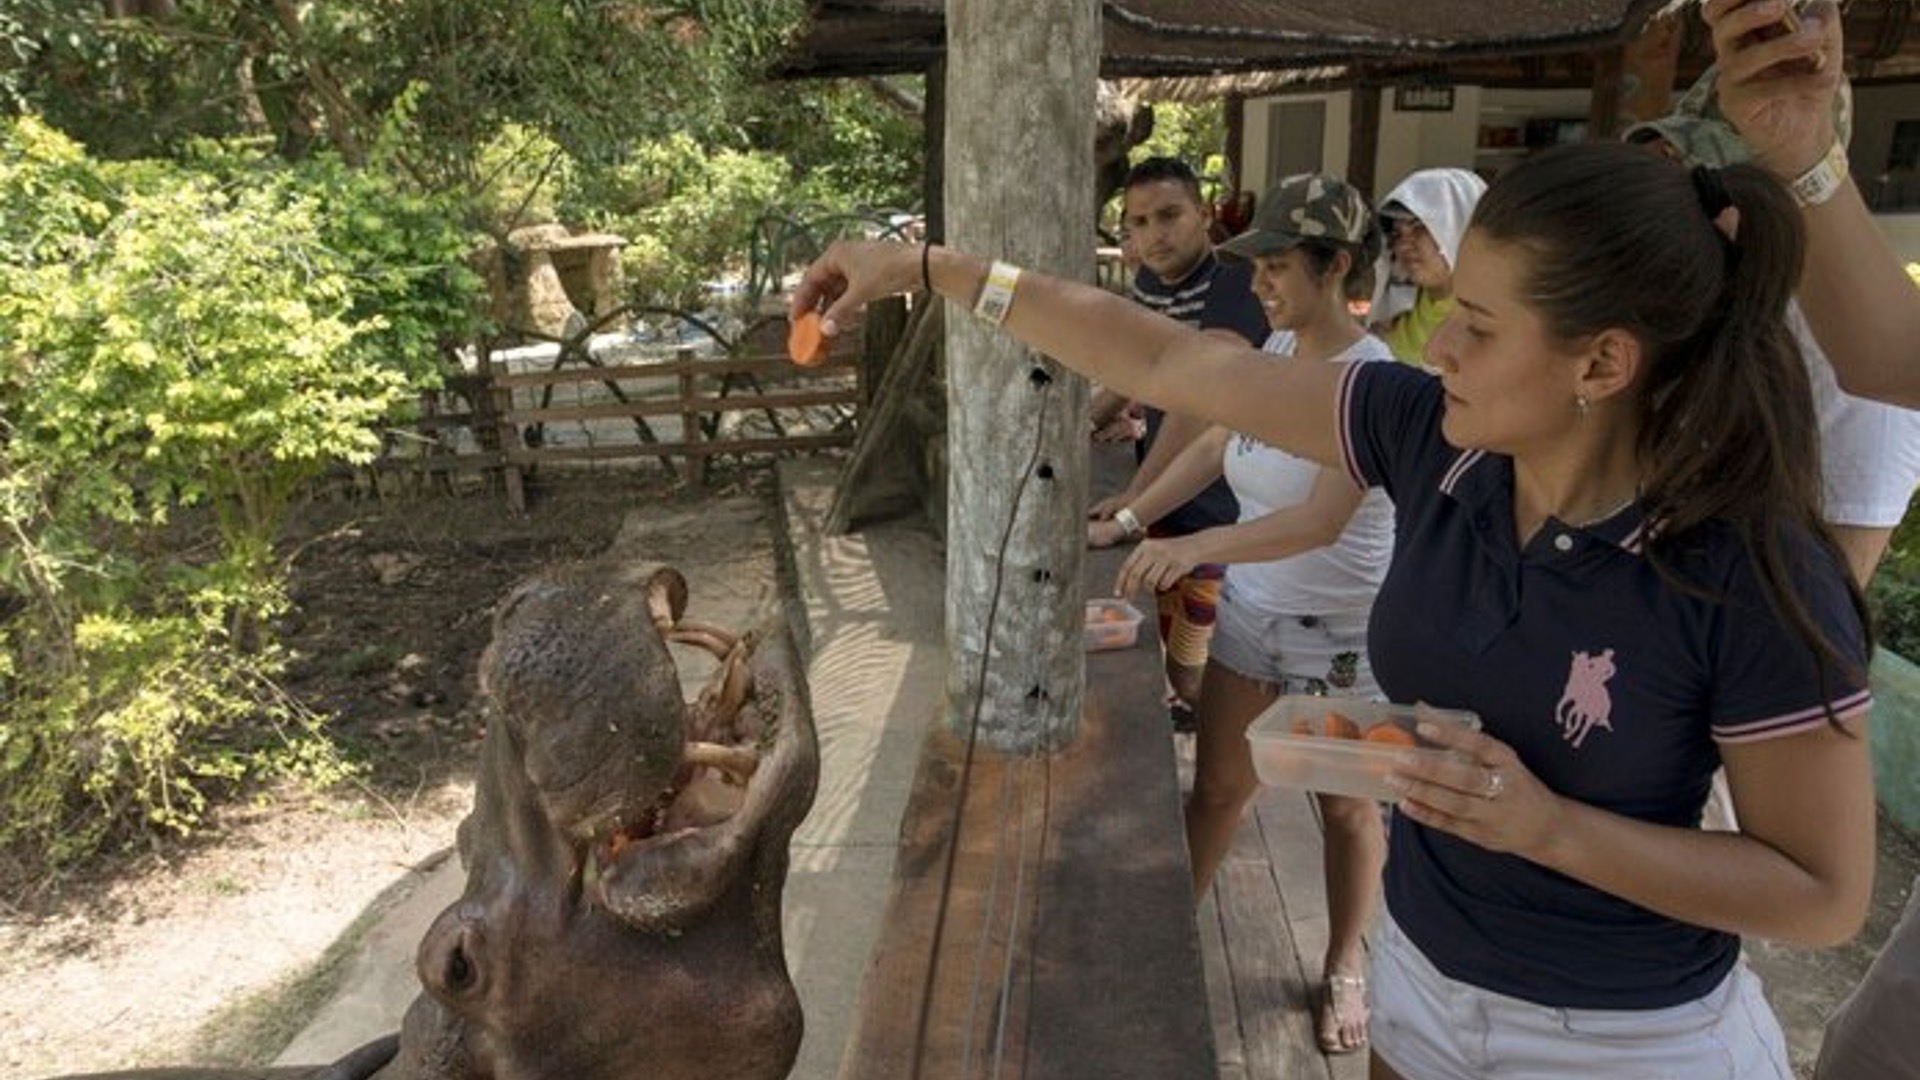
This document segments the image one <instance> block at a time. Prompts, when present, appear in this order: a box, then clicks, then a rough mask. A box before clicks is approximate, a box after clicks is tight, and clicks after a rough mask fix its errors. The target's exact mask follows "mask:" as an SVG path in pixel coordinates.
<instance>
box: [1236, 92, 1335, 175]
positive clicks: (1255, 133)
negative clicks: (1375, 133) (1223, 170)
mask: <svg viewBox="0 0 1920 1080" xmlns="http://www.w3.org/2000/svg"><path fill="white" fill-rule="evenodd" d="M1308 101H1321V102H1325V103H1326V106H1327V117H1326V127H1325V129H1324V132H1323V135H1322V138H1321V140H1320V160H1321V162H1322V168H1323V170H1324V171H1326V172H1328V173H1331V174H1332V175H1334V176H1338V177H1341V178H1345V177H1346V175H1347V149H1348V144H1349V142H1350V141H1351V140H1350V138H1349V129H1350V128H1351V127H1352V126H1353V95H1352V94H1350V93H1348V92H1347V91H1345V90H1340V91H1336V92H1333V93H1325V94H1283V95H1279V96H1275V97H1261V98H1250V99H1248V101H1247V119H1246V128H1245V132H1246V135H1245V139H1244V141H1243V142H1242V144H1241V155H1240V186H1241V188H1242V189H1244V190H1247V191H1251V192H1253V193H1254V194H1256V195H1261V194H1265V192H1266V190H1267V186H1268V184H1269V183H1270V182H1272V181H1274V180H1278V179H1280V177H1275V176H1268V175H1267V158H1268V156H1269V155H1268V153H1267V150H1268V147H1267V132H1268V129H1269V128H1270V127H1271V125H1272V113H1273V110H1274V108H1275V107H1276V106H1278V105H1280V104H1282V103H1287V104H1292V103H1296V102H1308Z"/></svg>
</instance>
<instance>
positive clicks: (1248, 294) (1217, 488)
mask: <svg viewBox="0 0 1920 1080" xmlns="http://www.w3.org/2000/svg"><path fill="white" fill-rule="evenodd" d="M1133 299H1134V300H1135V301H1136V302H1137V303H1140V304H1142V305H1145V306H1146V307H1148V308H1151V309H1153V310H1154V311H1157V312H1159V313H1160V314H1162V315H1165V316H1167V317H1168V318H1170V319H1174V320H1177V321H1179V322H1183V323H1185V324H1187V325H1188V326H1192V327H1195V328H1197V329H1200V330H1213V329H1226V330H1232V331H1233V332H1234V333H1236V334H1239V335H1240V336H1241V337H1243V338H1246V339H1247V343H1248V344H1249V345H1259V344H1260V343H1262V342H1264V341H1266V340H1267V333H1268V328H1267V315H1266V312H1265V311H1263V310H1261V307H1260V299H1259V298H1258V297H1256V296H1254V295H1253V265H1252V264H1251V263H1247V262H1226V261H1225V260H1223V259H1221V258H1220V256H1219V255H1217V254H1215V253H1214V252H1212V251H1208V252H1207V254H1206V257H1205V258H1203V259H1201V260H1200V263H1199V265H1197V266H1195V267H1194V268H1193V269H1192V270H1191V271H1189V272H1188V273H1187V275H1186V276H1185V277H1183V278H1181V279H1180V280H1179V281H1177V282H1174V283H1173V284H1171V285H1169V284H1167V283H1166V282H1164V281H1161V280H1160V277H1159V275H1157V274H1155V273H1154V272H1153V271H1151V270H1148V269H1147V268H1146V267H1144V266H1143V267H1141V268H1140V269H1139V270H1138V271H1137V272H1135V274H1134V275H1133ZM1146 414H1147V437H1146V438H1145V439H1142V440H1141V441H1140V442H1139V443H1137V444H1135V446H1134V454H1135V459H1136V460H1139V461H1144V460H1146V457H1147V451H1149V450H1151V449H1153V440H1155V439H1157V438H1159V437H1160V425H1161V423H1162V422H1163V421H1164V420H1165V418H1166V414H1165V413H1163V412H1161V411H1160V410H1159V409H1156V408H1153V407H1152V406H1150V405H1149V406H1147V407H1146ZM1239 520H1240V503H1239V501H1238V500H1236V499H1235V498H1234V497H1233V489H1232V488H1231V487H1229V486H1227V481H1226V478H1225V477H1221V478H1220V479H1217V480H1215V481H1214V482H1213V483H1211V484H1208V485H1207V487H1206V488H1205V489H1204V490H1202V491H1201V492H1200V494H1198V495H1195V496H1194V497H1193V498H1191V499H1188V500H1187V501H1186V502H1185V503H1183V504H1181V505H1180V506H1179V507H1178V508H1177V509H1175V510H1174V511H1173V512H1172V513H1170V514H1168V515H1166V516H1165V517H1162V518H1161V519H1160V520H1159V521H1157V522H1155V523H1154V530H1153V531H1154V535H1156V536H1186V535H1187V534H1189V533H1196V532H1199V531H1200V530H1202V529H1211V528H1213V527H1214V526H1216V525H1232V524H1234V523H1235V522H1237V521H1239Z"/></svg>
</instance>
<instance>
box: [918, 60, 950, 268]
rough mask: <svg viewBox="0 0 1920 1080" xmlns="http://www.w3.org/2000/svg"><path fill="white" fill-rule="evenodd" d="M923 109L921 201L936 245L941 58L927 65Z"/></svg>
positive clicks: (940, 210)
mask: <svg viewBox="0 0 1920 1080" xmlns="http://www.w3.org/2000/svg"><path fill="white" fill-rule="evenodd" d="M926 89H927V93H926V105H925V106H924V108H923V110H922V112H921V115H922V116H923V117H924V118H925V119H923V120H922V121H921V127H920V138H921V140H922V142H921V145H922V147H923V148H924V152H923V153H922V154H921V158H922V159H923V160H924V161H925V162H926V164H925V166H924V169H925V172H924V173H923V174H922V176H921V184H922V188H921V193H920V197H921V201H922V202H923V203H924V204H925V207H924V213H925V215H926V219H927V239H928V240H931V241H932V242H934V243H936V244H937V243H939V242H940V241H942V240H945V239H946V238H947V215H946V195H945V193H944V190H943V189H944V188H945V186H946V173H947V58H946V57H944V56H942V57H939V58H938V59H936V60H934V62H933V63H931V64H928V65H927V87H926Z"/></svg>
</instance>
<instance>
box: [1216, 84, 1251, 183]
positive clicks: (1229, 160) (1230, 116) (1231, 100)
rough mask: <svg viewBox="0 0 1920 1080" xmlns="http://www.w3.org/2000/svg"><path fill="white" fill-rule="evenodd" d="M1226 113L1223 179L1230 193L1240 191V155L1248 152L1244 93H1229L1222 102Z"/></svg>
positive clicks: (1222, 151)
mask: <svg viewBox="0 0 1920 1080" xmlns="http://www.w3.org/2000/svg"><path fill="white" fill-rule="evenodd" d="M1220 110H1221V112H1222V113H1224V114H1225V120H1226V128H1227V145H1226V146H1225V147H1224V148H1222V150H1221V154H1220V158H1221V161H1222V162H1224V163H1225V168H1224V169H1223V170H1222V171H1223V172H1224V173H1225V174H1226V175H1225V176H1223V177H1222V178H1221V180H1222V181H1223V182H1224V183H1225V184H1226V186H1227V191H1228V192H1229V193H1236V194H1237V193H1238V192H1239V191H1240V155H1241V154H1243V153H1245V152H1246V141H1247V99H1246V96H1245V95H1244V94H1228V95H1227V97H1226V100H1225V101H1222V102H1221V103H1220Z"/></svg>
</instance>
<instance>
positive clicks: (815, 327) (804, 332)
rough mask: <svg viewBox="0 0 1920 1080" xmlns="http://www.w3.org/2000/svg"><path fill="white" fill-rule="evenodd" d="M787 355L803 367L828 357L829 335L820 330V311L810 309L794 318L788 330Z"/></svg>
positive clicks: (811, 365)
mask: <svg viewBox="0 0 1920 1080" xmlns="http://www.w3.org/2000/svg"><path fill="white" fill-rule="evenodd" d="M787 356H789V357H790V358H792V360H793V362H794V363H796V364H799V365H800V366H801V367H813V366H814V365H816V364H818V363H820V361H822V360H825V359H826V358H827V337H826V335H825V334H822V333H821V332H820V313H819V312H817V311H809V312H806V313H805V314H803V315H801V316H800V317H799V318H797V319H795V320H793V326H792V328H791V329H789V330H788V331H787Z"/></svg>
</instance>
